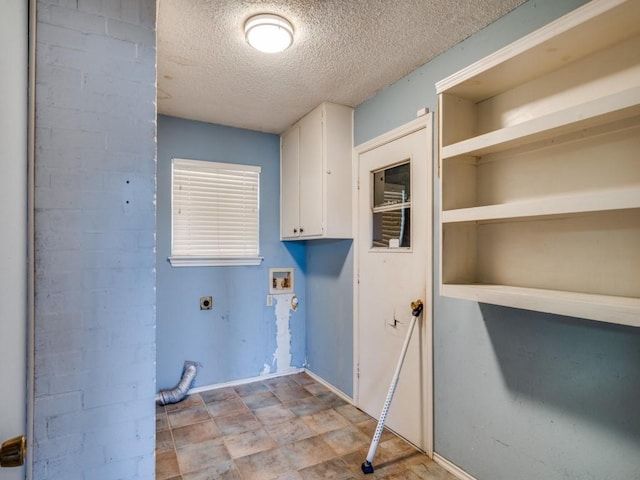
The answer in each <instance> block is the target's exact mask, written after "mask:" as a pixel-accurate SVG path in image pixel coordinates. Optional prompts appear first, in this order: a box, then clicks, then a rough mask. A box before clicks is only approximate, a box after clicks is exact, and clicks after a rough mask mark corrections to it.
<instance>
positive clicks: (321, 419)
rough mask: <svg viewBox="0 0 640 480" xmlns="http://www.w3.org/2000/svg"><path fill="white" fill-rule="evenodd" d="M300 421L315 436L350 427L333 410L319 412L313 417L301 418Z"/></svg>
mask: <svg viewBox="0 0 640 480" xmlns="http://www.w3.org/2000/svg"><path fill="white" fill-rule="evenodd" d="M301 419H302V421H303V422H304V423H306V424H307V425H308V426H309V428H310V429H311V430H313V431H314V432H315V433H317V434H321V433H325V432H330V431H331V430H337V429H339V428H343V427H348V426H349V425H351V424H350V423H349V421H348V420H347V419H346V418H344V417H343V416H342V415H340V414H339V413H338V412H336V411H335V410H334V409H329V410H322V411H321V412H318V413H314V414H313V415H306V416H304V417H301Z"/></svg>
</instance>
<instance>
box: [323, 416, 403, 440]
mask: <svg viewBox="0 0 640 480" xmlns="http://www.w3.org/2000/svg"><path fill="white" fill-rule="evenodd" d="M336 410H337V409H336ZM356 427H358V428H359V429H360V430H361V431H362V433H364V434H365V435H366V436H367V437H369V438H373V435H374V434H375V433H376V428H378V421H377V420H374V419H373V418H371V417H369V420H366V421H364V422H361V423H357V424H356ZM392 438H396V436H395V435H394V434H393V433H391V432H390V431H389V429H388V428H384V429H383V430H382V435H380V443H381V442H386V441H387V440H391V439H392Z"/></svg>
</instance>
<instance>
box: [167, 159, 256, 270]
mask: <svg viewBox="0 0 640 480" xmlns="http://www.w3.org/2000/svg"><path fill="white" fill-rule="evenodd" d="M176 165H178V168H180V167H182V169H183V171H187V170H191V171H194V172H198V170H199V173H200V174H204V172H207V171H208V172H221V171H228V172H234V171H235V172H238V177H241V176H243V175H244V174H246V173H247V172H249V173H253V174H257V185H256V187H257V188H256V197H255V205H256V211H255V222H256V223H255V229H256V237H255V248H256V254H255V255H216V254H215V253H214V252H211V254H202V255H200V254H197V255H196V254H194V255H189V254H184V253H180V254H175V253H174V252H175V245H174V236H175V233H176V230H175V210H174V205H175V199H174V195H175V174H174V173H175V169H176ZM261 172H262V168H261V167H260V166H257V165H248V164H240V163H223V162H216V161H208V160H192V159H186V158H173V159H172V160H171V246H170V249H171V254H170V256H169V262H170V264H171V266H172V267H188V266H192V267H202V266H250V265H260V264H261V263H262V260H263V257H262V256H260V175H261ZM196 176H197V173H196Z"/></svg>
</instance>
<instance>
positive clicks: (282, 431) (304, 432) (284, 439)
mask: <svg viewBox="0 0 640 480" xmlns="http://www.w3.org/2000/svg"><path fill="white" fill-rule="evenodd" d="M264 429H265V430H266V431H267V433H268V434H269V435H271V438H273V440H274V441H275V442H276V443H277V444H278V445H284V444H286V443H293V442H297V441H299V440H304V439H305V438H310V437H313V435H314V433H313V431H312V430H311V429H310V428H309V427H308V426H307V424H306V423H304V422H303V421H302V420H301V419H300V418H293V419H291V420H287V421H286V422H281V423H276V424H273V425H265V427H264Z"/></svg>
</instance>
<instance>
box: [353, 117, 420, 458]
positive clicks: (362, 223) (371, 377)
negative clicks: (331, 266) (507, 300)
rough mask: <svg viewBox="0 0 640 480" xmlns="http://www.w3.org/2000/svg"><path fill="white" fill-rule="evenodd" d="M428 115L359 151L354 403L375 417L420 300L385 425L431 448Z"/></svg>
mask: <svg viewBox="0 0 640 480" xmlns="http://www.w3.org/2000/svg"><path fill="white" fill-rule="evenodd" d="M432 135H433V133H432V119H431V115H430V114H429V115H427V116H426V117H422V118H419V119H417V120H415V121H414V122H411V123H410V124H408V125H406V126H405V127H401V128H399V129H396V130H394V131H393V132H390V133H389V134H387V135H384V136H383V137H381V138H379V139H374V140H373V141H371V142H368V143H367V144H365V145H363V146H360V147H358V148H356V153H357V156H358V179H359V189H358V194H357V195H358V199H357V205H358V206H357V222H358V227H357V233H356V235H357V239H356V256H357V260H356V267H357V268H356V277H357V278H356V292H357V294H356V295H357V302H356V311H357V315H356V335H355V336H356V352H357V353H356V362H357V365H356V388H355V392H356V402H357V405H358V407H360V408H361V409H363V410H364V411H365V412H367V413H369V414H370V415H372V416H373V417H375V418H378V417H379V415H380V412H381V409H382V406H383V403H384V400H385V397H386V394H387V391H388V389H389V385H390V383H391V379H392V377H393V373H394V371H395V367H396V364H397V362H398V358H399V355H400V352H401V349H402V345H403V342H404V339H405V337H406V334H407V331H408V326H409V323H410V320H411V306H410V304H411V302H412V301H414V300H417V299H420V300H422V302H423V303H425V308H424V312H423V316H422V319H421V320H420V322H419V323H418V324H417V325H416V328H415V330H414V331H413V335H412V337H411V343H410V345H409V350H408V353H407V356H406V359H405V363H404V366H403V369H402V372H401V375H400V380H399V382H398V387H397V390H396V392H395V395H394V398H393V401H392V403H391V408H390V410H389V414H388V417H387V420H386V422H385V425H386V426H387V427H389V428H390V429H391V430H393V431H395V432H396V433H398V434H399V435H401V436H402V437H404V438H406V439H407V440H409V441H410V442H411V443H413V444H414V445H416V446H417V447H419V448H420V449H422V450H423V451H425V452H427V453H429V454H431V452H432V431H433V430H432V413H431V412H432V392H431V388H432V387H431V384H432V375H431V365H432V346H431V310H432V309H431V304H430V303H431V283H432V282H431V278H432V265H431V257H432V249H431V243H432V241H431V239H432V180H431V179H432V166H433V162H432V156H433V148H432Z"/></svg>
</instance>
